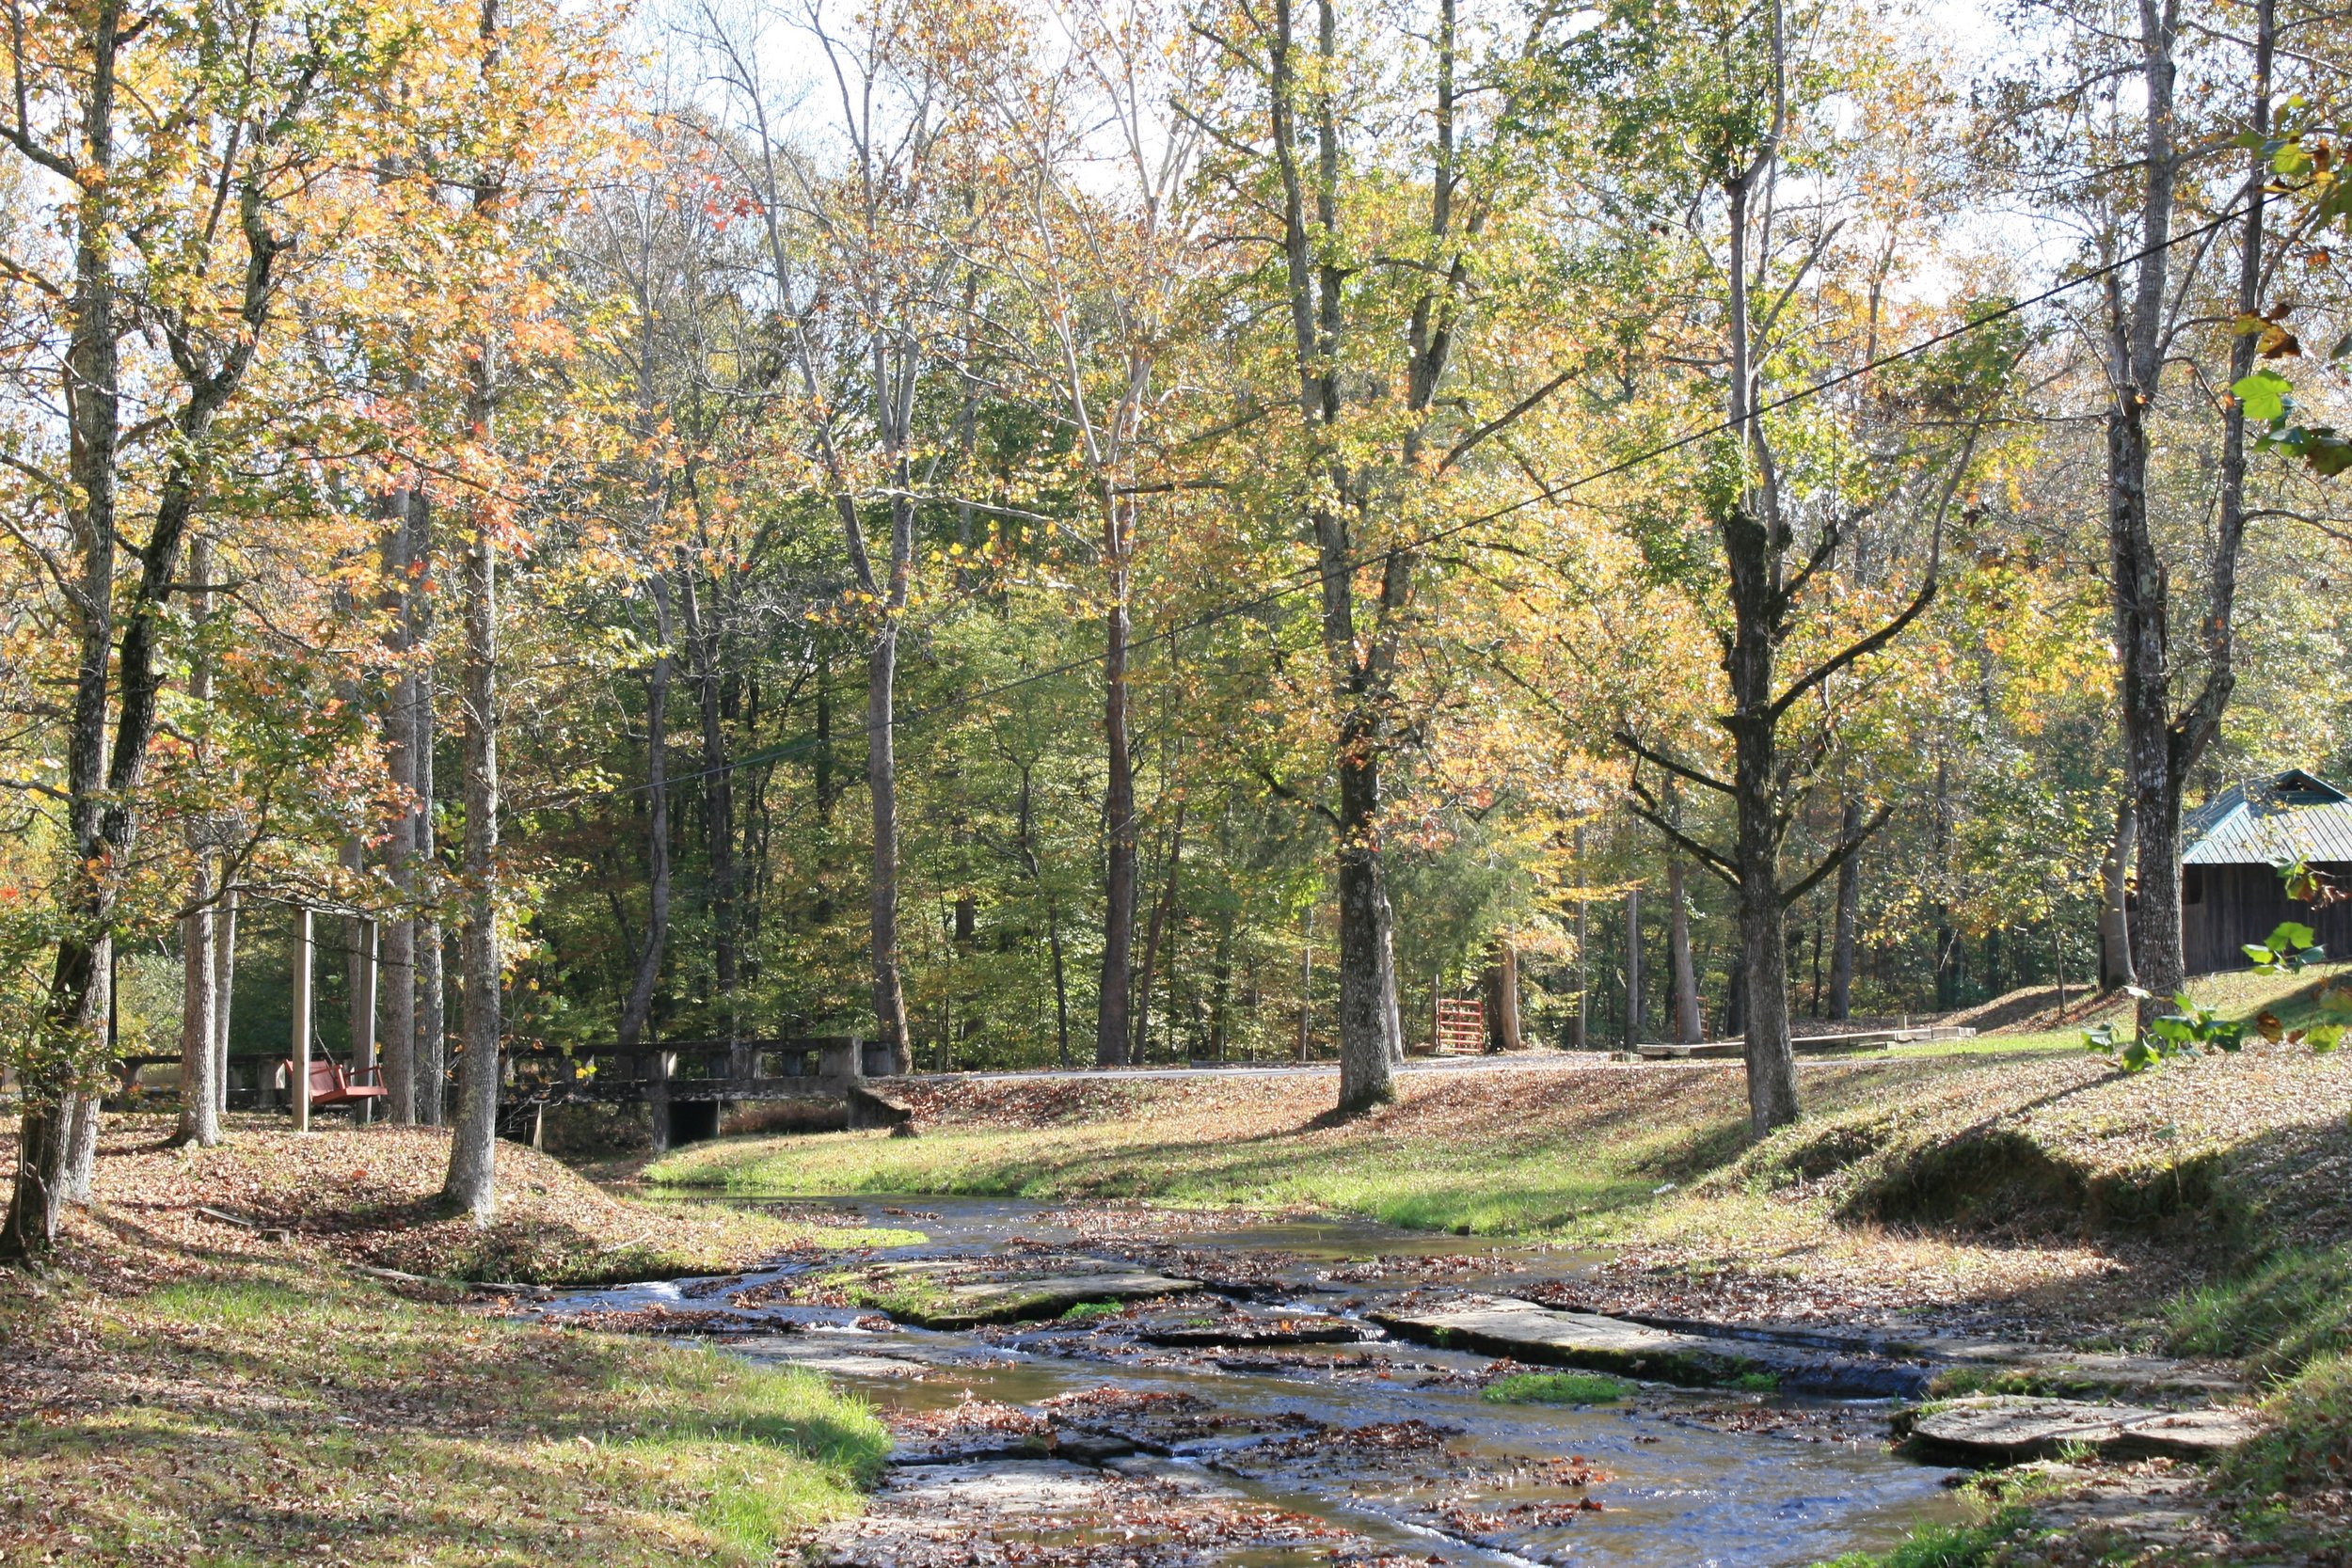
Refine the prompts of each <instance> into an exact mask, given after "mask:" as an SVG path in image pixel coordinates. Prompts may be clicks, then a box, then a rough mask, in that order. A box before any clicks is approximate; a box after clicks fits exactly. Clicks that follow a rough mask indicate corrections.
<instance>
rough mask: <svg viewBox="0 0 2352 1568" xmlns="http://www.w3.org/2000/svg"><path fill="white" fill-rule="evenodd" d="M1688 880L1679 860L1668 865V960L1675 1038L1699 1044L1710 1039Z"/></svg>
mask: <svg viewBox="0 0 2352 1568" xmlns="http://www.w3.org/2000/svg"><path fill="white" fill-rule="evenodd" d="M1684 878H1685V868H1684V866H1683V863H1681V862H1680V861H1679V860H1671V861H1668V862H1667V863H1666V898H1667V902H1668V905H1669V908H1668V911H1667V915H1666V960H1667V963H1668V964H1669V966H1670V967H1671V968H1672V970H1673V979H1674V990H1675V1038H1676V1039H1677V1041H1679V1042H1680V1043H1681V1044H1684V1045H1696V1044H1697V1043H1698V1042H1699V1041H1700V1040H1701V1039H1702V1038H1704V1037H1706V1034H1707V1025H1706V1022H1705V1020H1703V1019H1702V1018H1700V1016H1699V975H1698V969H1697V966H1696V965H1694V964H1693V963H1692V961H1691V900H1690V895H1689V892H1688V890H1687V888H1686V887H1685V886H1684Z"/></svg>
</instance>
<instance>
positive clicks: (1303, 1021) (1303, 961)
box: [1298, 904, 1315, 1062]
mask: <svg viewBox="0 0 2352 1568" xmlns="http://www.w3.org/2000/svg"><path fill="white" fill-rule="evenodd" d="M1300 926H1301V928H1302V932H1303V934H1302V935H1301V937H1300V939H1299V943H1298V1059H1299V1060H1300V1061H1302V1062H1303V1061H1305V1060H1306V1059H1307V1056H1308V1048H1309V1047H1310V1045H1311V1043H1312V1042H1313V1036H1312V1035H1311V1033H1310V1026H1311V1024H1312V1023H1313V1022H1314V1006H1315V907H1314V906H1313V905H1312V904H1310V905H1308V906H1307V912H1306V913H1305V915H1304V916H1302V917H1301V920H1300Z"/></svg>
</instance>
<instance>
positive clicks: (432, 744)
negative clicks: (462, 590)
mask: <svg viewBox="0 0 2352 1568" xmlns="http://www.w3.org/2000/svg"><path fill="white" fill-rule="evenodd" d="M408 518H409V522H410V525H411V528H412V532H411V533H410V535H409V546H408V549H409V559H410V560H411V561H413V562H416V563H417V565H418V566H419V567H420V568H421V567H425V566H427V565H429V564H430V562H431V561H432V549H433V536H432V526H433V514H432V511H431V507H430V503H429V501H428V499H427V498H426V497H424V496H423V495H421V494H412V495H411V496H410V498H409V503H408ZM428 575H429V574H428ZM410 602H411V603H412V605H413V606H414V607H415V616H416V620H415V631H414V634H413V635H414V636H415V638H416V641H417V643H418V645H419V646H421V647H425V648H427V649H429V648H430V646H431V641H432V632H433V620H434V601H433V596H432V594H429V593H427V592H426V591H425V590H424V589H423V588H422V587H421V585H420V586H418V587H417V588H416V589H415V591H414V594H413V597H412V599H411V601H410ZM415 678H416V683H417V694H416V705H415V707H414V708H413V709H412V712H413V714H414V721H413V722H412V724H411V725H410V731H411V734H412V735H413V736H415V739H414V740H413V742H412V743H411V750H412V752H413V753H414V755H415V758H416V763H415V766H416V788H417V824H416V842H417V857H416V867H417V881H416V887H417V894H418V896H419V898H420V900H421V903H422V906H423V908H422V909H421V911H420V912H419V913H418V915H417V919H416V926H415V931H416V935H415V937H414V939H413V942H414V948H415V951H414V955H413V958H414V961H415V963H416V972H415V983H416V1074H417V1120H418V1121H420V1122H421V1123H422V1124H423V1125H425V1126H427V1127H438V1126H440V1125H441V1124H442V1122H443V1120H444V1119H445V1118H446V1117H447V1116H448V1114H449V1029H448V1011H449V986H448V981H447V977H446V976H445V974H443V970H442V963H443V946H444V944H443V941H442V935H441V915H440V905H441V893H442V885H443V884H442V880H441V860H440V847H439V844H438V837H439V829H438V827H437V824H436V823H435V821H434V816H433V808H434V799H435V789H434V778H433V771H434V750H435V748H436V746H437V741H438V725H439V712H438V707H439V704H438V697H439V682H438V680H437V674H436V672H435V670H434V665H433V660H432V659H431V658H430V657H426V658H423V659H421V660H419V661H418V663H417V666H416V670H415Z"/></svg>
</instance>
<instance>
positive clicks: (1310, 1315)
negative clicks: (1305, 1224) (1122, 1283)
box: [1136, 1312, 1376, 1350]
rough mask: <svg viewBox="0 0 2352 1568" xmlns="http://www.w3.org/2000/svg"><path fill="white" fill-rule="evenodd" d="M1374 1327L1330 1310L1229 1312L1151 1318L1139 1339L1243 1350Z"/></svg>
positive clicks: (1346, 1337)
mask: <svg viewBox="0 0 2352 1568" xmlns="http://www.w3.org/2000/svg"><path fill="white" fill-rule="evenodd" d="M1375 1337H1376V1335H1375V1331H1373V1330H1371V1329H1369V1328H1367V1327H1366V1326H1365V1325H1364V1324H1362V1323H1354V1322H1351V1321H1350V1320H1348V1319H1346V1318H1340V1317H1334V1316H1332V1315H1330V1314H1329V1313H1327V1312H1228V1313H1224V1314H1221V1315H1219V1316H1215V1317H1207V1316H1203V1317H1200V1318H1172V1319H1165V1320H1161V1321H1156V1322H1147V1323H1143V1324H1142V1325H1140V1326H1139V1327H1138V1328H1137V1329H1136V1338H1138V1339H1141V1340H1142V1341H1143V1342H1144V1343H1145V1344H1148V1345H1162V1346H1166V1347H1167V1348H1168V1349H1170V1350H1239V1349H1248V1348H1250V1347H1253V1346H1258V1345H1344V1344H1352V1343H1354V1342H1356V1341H1358V1340H1359V1339H1367V1338H1375Z"/></svg>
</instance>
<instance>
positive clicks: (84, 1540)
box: [0, 1262, 888, 1568]
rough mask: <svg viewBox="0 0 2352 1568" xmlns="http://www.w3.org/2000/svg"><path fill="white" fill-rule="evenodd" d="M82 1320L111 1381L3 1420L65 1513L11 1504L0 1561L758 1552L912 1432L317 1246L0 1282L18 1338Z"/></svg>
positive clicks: (687, 1350)
mask: <svg viewBox="0 0 2352 1568" xmlns="http://www.w3.org/2000/svg"><path fill="white" fill-rule="evenodd" d="M60 1333H71V1334H72V1335H75V1336H85V1335H86V1336H87V1337H88V1338H94V1339H95V1341H96V1342H97V1346H98V1348H99V1359H98V1361H97V1362H96V1364H95V1365H94V1367H93V1368H92V1369H91V1370H87V1371H86V1372H85V1373H84V1374H83V1375H82V1376H81V1378H80V1379H79V1383H78V1386H79V1388H80V1390H81V1391H82V1392H84V1393H85V1394H87V1395H89V1396H93V1401H92V1402H88V1403H75V1404H73V1405H71V1406H64V1407H57V1408H53V1409H51V1410H48V1411H47V1412H45V1413H44V1414H43V1415H42V1416H41V1417H40V1418H38V1419H26V1420H22V1421H19V1422H17V1423H15V1424H14V1425H11V1426H5V1427H0V1494H5V1495H13V1496H17V1497H25V1496H30V1497H40V1498H41V1499H42V1505H43V1511H44V1512H43V1514H42V1516H41V1517H40V1519H39V1520H38V1521H33V1520H28V1518H27V1517H26V1516H24V1515H17V1516H15V1517H13V1518H11V1517H8V1516H5V1515H0V1560H7V1561H17V1560H24V1561H39V1560H42V1559H41V1552H42V1551H43V1550H50V1549H53V1548H54V1549H56V1550H58V1551H60V1552H61V1553H62V1554H63V1555H61V1556H59V1557H57V1558H56V1560H59V1561H65V1560H71V1561H72V1562H74V1563H77V1564H83V1563H87V1564H96V1565H112V1564H123V1565H129V1564H133V1563H147V1562H153V1561H159V1560H171V1561H189V1562H197V1563H201V1564H203V1565H204V1568H219V1565H223V1564H235V1563H247V1562H250V1563H262V1562H285V1561H289V1560H295V1559H297V1558H300V1559H306V1560H308V1559H314V1558H317V1556H318V1549H319V1548H320V1547H321V1546H322V1545H326V1546H330V1547H331V1550H332V1553H333V1555H334V1557H335V1558H336V1559H338V1560H342V1561H346V1562H352V1563H362V1564H384V1565H387V1568H389V1565H392V1564H400V1565H404V1568H405V1565H409V1564H420V1565H423V1568H489V1565H492V1564H514V1563H521V1562H594V1563H597V1564H599V1565H602V1564H624V1565H642V1568H674V1565H675V1568H683V1565H685V1564H688V1563H719V1564H733V1565H740V1568H754V1565H759V1564H770V1563H772V1562H773V1561H774V1560H776V1557H777V1554H778V1553H779V1552H780V1551H781V1550H782V1549H784V1547H786V1546H787V1544H789V1542H790V1541H791V1540H792V1539H793V1538H795V1537H797V1536H798V1535H800V1534H801V1533H802V1532H803V1531H804V1530H805V1529H807V1528H809V1527H810V1526H811V1525H813V1524H815V1523H818V1522H819V1521H822V1520H825V1519H829V1518H837V1517H842V1516H845V1515H847V1514H850V1513H854V1512H855V1511H856V1510H857V1509H858V1508H859V1507H860V1496H861V1494H860V1486H861V1483H863V1482H865V1481H869V1480H870V1479H871V1478H872V1476H873V1475H874V1474H875V1473H876V1472H877V1470H878V1468H879V1465H880V1463H881V1459H882V1455H883V1453H884V1452H885V1451H886V1450H887V1447H888V1440H887V1438H886V1436H885V1435H884V1433H883V1432H882V1427H881V1424H880V1422H879V1421H878V1420H877V1419H876V1418H875V1417H874V1415H873V1414H872V1412H871V1411H869V1410H867V1409H866V1407H865V1406H864V1405H863V1404H862V1403H860V1402H856V1401H854V1400H851V1399H848V1398H845V1397H843V1396H842V1395H840V1394H838V1393H835V1392H834V1391H833V1390H831V1389H829V1388H828V1387H827V1386H826V1385H825V1384H824V1382H823V1380H822V1379H820V1378H818V1377H817V1376H815V1375H813V1374H810V1373H807V1372H803V1371H794V1370H772V1369H762V1368H756V1367H754V1366H751V1365H749V1364H748V1363H744V1362H740V1361H738V1360H735V1359H733V1358H731V1357H727V1356H723V1355H720V1354H713V1353H710V1352H707V1351H704V1350H700V1349H698V1348H694V1347H691V1346H684V1345H676V1344H670V1343H664V1342H661V1341H658V1340H649V1339H634V1338H623V1337H619V1336H607V1335H597V1334H586V1333H578V1332H570V1331H557V1330H553V1329H548V1328H544V1327H536V1326H531V1325H526V1324H523V1323H515V1322H509V1321H506V1320H502V1319H498V1318H491V1317H485V1316H482V1315H479V1314H476V1313H473V1312H469V1311H466V1310H461V1309H459V1308H456V1307H440V1306H434V1305H429V1304H421V1303H416V1302H410V1301H405V1300H402V1299H399V1298H397V1297H394V1296H392V1295H390V1294H389V1293H387V1292H385V1291H380V1290H378V1289H375V1288H374V1287H373V1286H372V1285H369V1284H364V1283H360V1282H358V1281H355V1280H353V1279H351V1278H350V1277H349V1276H347V1275H341V1274H339V1273H337V1272H335V1271H333V1270H332V1269H331V1268H328V1267H326V1266H320V1265H311V1264H305V1263H300V1262H289V1263H266V1264H265V1263H256V1262H222V1263H218V1264H216V1265H214V1266H213V1267H212V1268H211V1269H210V1271H209V1272H208V1273H207V1274H206V1275H203V1276H201V1277H198V1278H194V1279H187V1280H183V1281H180V1282H176V1283H173V1284H169V1285H166V1286H164V1287H162V1288H160V1289H157V1290H154V1291H147V1292H145V1293H133V1294H129V1295H122V1296H116V1297H100V1296H96V1295H94V1294H86V1293H81V1292H72V1293H63V1292H53V1293H52V1294H51V1295H50V1296H47V1297H33V1296H29V1295H25V1296H19V1297H16V1298H13V1299H10V1300H8V1302H7V1303H6V1304H5V1307H0V1336H6V1337H9V1338H14V1337H16V1336H19V1335H23V1336H25V1337H26V1338H27V1339H28V1340H30V1341H32V1342H40V1341H41V1340H44V1339H50V1338H54V1337H56V1336H57V1335H58V1334H60ZM37 1548H38V1549H37Z"/></svg>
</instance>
